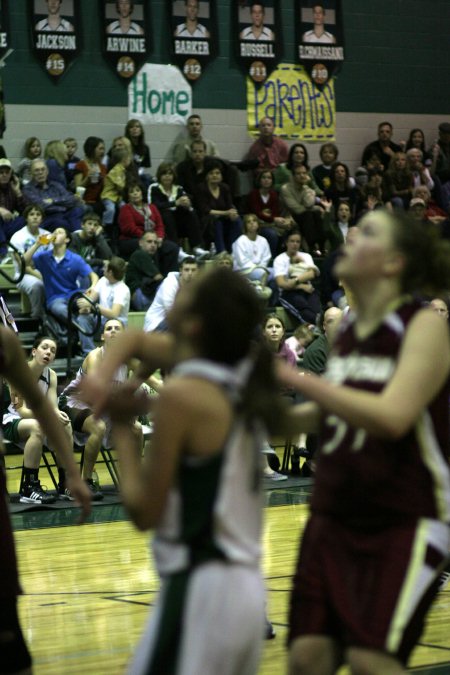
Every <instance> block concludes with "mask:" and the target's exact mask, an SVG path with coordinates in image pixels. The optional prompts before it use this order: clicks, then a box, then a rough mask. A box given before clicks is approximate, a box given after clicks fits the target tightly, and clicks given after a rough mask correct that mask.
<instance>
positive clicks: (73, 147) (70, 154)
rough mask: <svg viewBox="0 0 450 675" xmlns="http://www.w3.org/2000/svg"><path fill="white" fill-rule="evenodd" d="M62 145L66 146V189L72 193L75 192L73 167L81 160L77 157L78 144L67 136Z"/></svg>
mask: <svg viewBox="0 0 450 675" xmlns="http://www.w3.org/2000/svg"><path fill="white" fill-rule="evenodd" d="M64 145H65V146H66V151H67V160H66V165H65V167H64V171H65V173H66V181H67V187H68V188H69V190H71V191H72V192H75V167H76V165H77V164H78V162H80V161H81V158H80V157H78V155H77V150H78V143H77V142H76V140H75V138H72V137H71V136H69V137H68V138H65V139H64Z"/></svg>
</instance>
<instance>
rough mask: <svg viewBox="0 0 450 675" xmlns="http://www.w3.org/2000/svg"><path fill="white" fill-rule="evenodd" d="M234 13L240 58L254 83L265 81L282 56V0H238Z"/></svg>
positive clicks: (235, 2) (236, 0)
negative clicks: (280, 1) (255, 0)
mask: <svg viewBox="0 0 450 675" xmlns="http://www.w3.org/2000/svg"><path fill="white" fill-rule="evenodd" d="M232 12H233V17H232V20H231V26H232V30H234V31H235V39H236V46H237V52H236V55H237V59H238V61H239V63H240V64H241V65H242V67H243V68H244V69H245V70H246V72H247V74H248V75H249V76H250V77H251V79H252V80H253V81H254V82H264V80H265V79H266V78H267V76H268V75H269V74H270V72H271V71H272V70H273V69H274V68H275V66H276V64H277V63H278V61H279V60H280V58H281V56H282V54H281V45H282V42H283V41H282V37H281V22H280V16H279V12H280V9H279V3H278V0H265V1H264V2H251V1H250V0H234V5H233V7H232ZM233 26H234V29H233Z"/></svg>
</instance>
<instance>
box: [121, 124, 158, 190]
mask: <svg viewBox="0 0 450 675" xmlns="http://www.w3.org/2000/svg"><path fill="white" fill-rule="evenodd" d="M124 136H125V138H128V140H129V141H130V143H131V149H132V153H133V162H134V165H135V167H136V169H137V172H138V175H139V179H140V180H141V182H142V184H143V185H144V186H145V187H148V186H149V185H150V183H151V182H152V177H151V175H150V167H151V165H152V162H151V157H150V148H149V147H148V145H147V143H146V142H145V132H144V127H143V126H142V124H141V122H140V121H139V120H136V119H131V120H128V122H127V123H126V126H125V133H124Z"/></svg>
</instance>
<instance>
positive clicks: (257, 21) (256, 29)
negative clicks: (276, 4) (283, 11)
mask: <svg viewBox="0 0 450 675" xmlns="http://www.w3.org/2000/svg"><path fill="white" fill-rule="evenodd" d="M239 22H240V23H247V24H248V25H247V26H246V27H245V28H244V29H243V30H241V32H240V34H239V39H240V40H264V41H266V42H267V41H271V42H273V41H274V40H275V33H274V31H273V30H272V29H273V25H274V17H273V8H272V7H270V8H267V10H266V7H265V4H264V3H262V2H252V3H249V5H248V6H247V7H244V8H242V9H241V10H240V12H239Z"/></svg>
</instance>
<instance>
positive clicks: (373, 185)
mask: <svg viewBox="0 0 450 675" xmlns="http://www.w3.org/2000/svg"><path fill="white" fill-rule="evenodd" d="M383 187H384V183H383V173H382V171H381V170H377V169H373V170H372V171H369V176H368V179H367V183H365V185H363V186H362V188H361V189H360V191H359V195H358V200H357V203H356V217H357V219H359V218H360V217H361V216H362V215H363V214H364V213H366V212H367V211H373V210H374V209H381V208H383V206H384V205H385V203H386V201H387V198H386V195H385V193H384V190H383ZM387 206H388V207H391V204H390V202H387Z"/></svg>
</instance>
